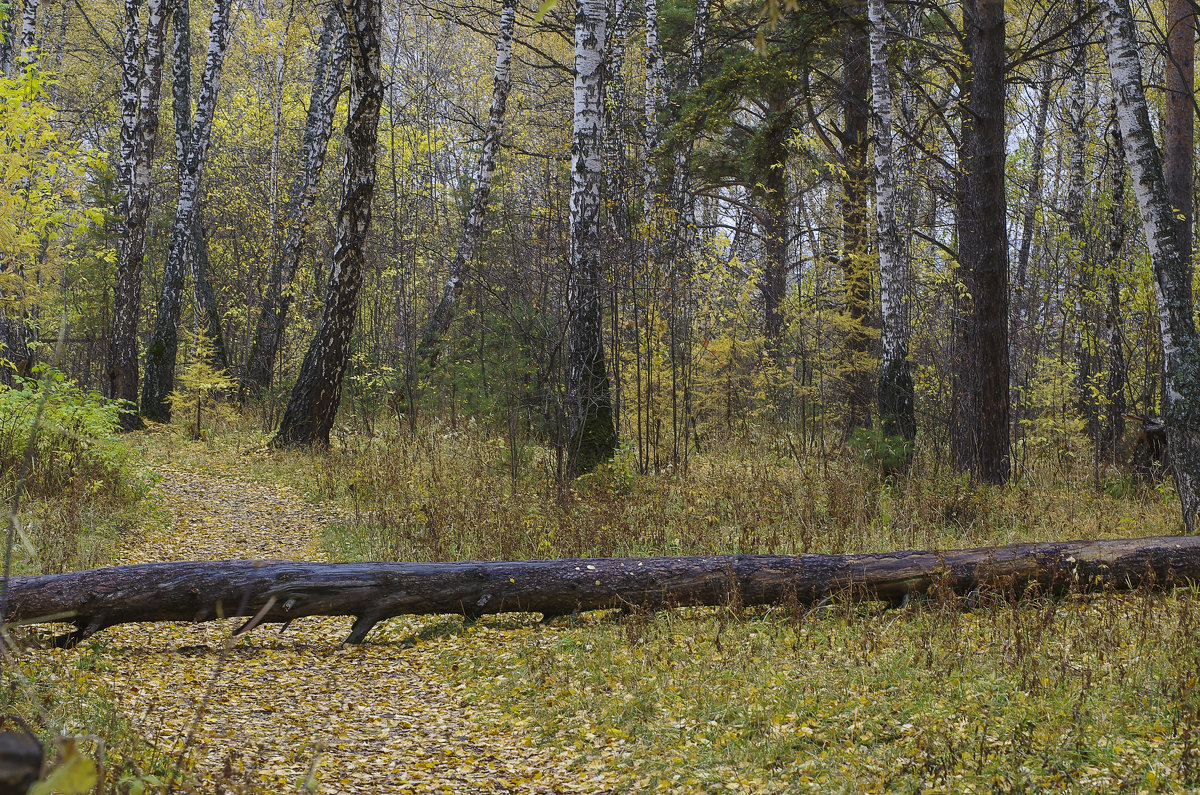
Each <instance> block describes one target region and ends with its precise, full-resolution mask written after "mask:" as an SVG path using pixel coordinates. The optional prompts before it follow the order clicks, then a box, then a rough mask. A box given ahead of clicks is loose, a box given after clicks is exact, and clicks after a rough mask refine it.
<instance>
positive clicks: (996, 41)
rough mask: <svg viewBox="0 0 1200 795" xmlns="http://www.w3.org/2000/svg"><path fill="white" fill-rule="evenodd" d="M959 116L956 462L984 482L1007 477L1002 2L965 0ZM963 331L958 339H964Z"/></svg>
mask: <svg viewBox="0 0 1200 795" xmlns="http://www.w3.org/2000/svg"><path fill="white" fill-rule="evenodd" d="M967 11H968V13H967V14H966V17H967V20H966V22H965V24H966V27H967V37H968V46H969V50H970V58H971V75H970V90H969V94H968V97H967V108H966V118H965V119H964V128H966V129H964V130H963V133H962V136H963V146H964V148H965V155H966V160H965V162H964V163H963V164H962V165H963V167H964V169H965V174H963V175H962V177H961V179H962V194H961V201H962V207H961V210H960V219H959V229H960V238H959V268H960V272H961V280H962V283H963V285H964V286H965V288H966V293H967V296H966V297H965V304H966V306H965V311H964V312H963V313H962V314H963V317H961V318H960V322H961V323H962V324H963V327H962V328H961V329H960V331H959V333H958V334H956V344H957V345H958V348H959V350H957V351H956V353H955V364H956V365H957V367H958V368H959V372H958V374H957V379H956V380H957V386H958V389H959V395H958V398H959V400H960V402H961V403H962V405H961V406H956V409H957V410H959V411H960V415H959V421H957V422H956V423H955V428H954V432H955V436H956V444H955V451H956V457H957V458H958V464H959V466H960V467H961V468H962V469H964V470H965V471H968V472H970V473H971V474H972V476H974V477H976V478H979V479H980V480H983V481H985V482H987V483H993V484H999V483H1004V482H1005V481H1007V480H1008V477H1009V467H1010V462H1009V423H1008V418H1009V395H1008V380H1009V377H1008V376H1009V372H1008V371H1009V359H1008V231H1007V229H1006V226H1005V207H1006V201H1005V185H1004V165H1005V148H1004V144H1005V137H1004V98H1005V97H1004V68H1005V59H1004V29H1005V24H1004V2H1003V0H972V1H971V2H970V4H969V7H968V9H967ZM964 338H965V339H964Z"/></svg>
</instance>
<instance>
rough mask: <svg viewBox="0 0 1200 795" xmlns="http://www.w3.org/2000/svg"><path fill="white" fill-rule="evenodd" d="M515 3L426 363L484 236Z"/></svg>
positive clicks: (424, 343)
mask: <svg viewBox="0 0 1200 795" xmlns="http://www.w3.org/2000/svg"><path fill="white" fill-rule="evenodd" d="M516 16H517V5H516V0H504V7H503V9H502V10H501V12H500V32H499V34H498V35H497V36H496V70H495V73H494V77H493V80H492V108H491V111H490V112H489V113H488V121H487V129H486V130H485V132H484V135H483V149H482V150H481V151H480V152H479V163H478V165H477V166H476V168H475V188H474V190H473V191H472V192H471V206H470V208H469V209H468V210H467V217H466V218H465V219H463V231H462V237H461V238H460V239H459V242H458V252H457V253H456V254H455V255H454V261H453V262H452V263H451V265H450V278H449V279H448V280H447V281H446V285H445V287H443V288H442V299H441V301H439V302H438V305H437V307H436V308H435V309H434V311H433V314H432V315H431V316H430V318H429V323H428V325H427V326H426V327H425V334H424V335H423V337H422V339H421V346H420V350H419V353H420V356H421V358H422V359H424V360H425V361H426V362H429V363H433V362H434V361H435V360H436V359H437V345H438V341H439V340H440V339H441V337H442V336H443V335H444V334H445V333H446V331H447V330H448V329H449V328H450V322H451V321H452V320H453V319H454V304H455V303H456V302H457V301H458V299H459V298H460V297H461V296H462V291H463V285H464V281H463V280H464V278H465V277H466V270H467V263H468V262H470V261H471V258H472V257H473V256H475V250H476V248H478V247H479V239H480V238H481V237H482V236H483V219H484V214H485V213H486V212H487V205H488V197H489V196H491V193H492V178H493V176H494V175H495V173H496V155H497V153H498V152H499V151H500V138H501V136H502V134H503V132H504V107H505V105H506V104H507V103H508V92H509V89H510V88H511V87H512V35H513V24H514V22H515V21H516Z"/></svg>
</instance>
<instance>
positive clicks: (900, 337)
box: [867, 0, 917, 441]
mask: <svg viewBox="0 0 1200 795" xmlns="http://www.w3.org/2000/svg"><path fill="white" fill-rule="evenodd" d="M883 2H884V0H867V16H868V21H869V35H870V48H871V100H872V110H873V111H874V114H873V116H872V120H873V122H874V127H875V222H876V226H877V228H878V233H879V303H880V308H881V310H882V311H881V317H882V320H883V328H882V330H881V338H882V343H883V361H882V365H881V367H880V374H879V416H880V419H881V420H882V421H883V427H884V431H885V432H887V433H889V434H897V433H898V434H900V435H902V436H903V437H904V438H905V439H907V440H909V441H911V440H913V439H915V438H916V435H917V422H916V416H915V414H914V411H913V380H912V368H911V365H910V363H909V360H908V339H909V328H908V313H907V312H906V311H905V303H906V301H907V296H908V285H907V274H908V268H907V267H906V265H907V263H906V262H905V260H904V244H903V243H902V241H901V240H900V230H899V228H898V227H897V224H896V175H895V168H894V162H893V157H892V86H891V82H890V78H889V74H888V46H887V24H886V20H887V16H886V12H885V10H884V5H883Z"/></svg>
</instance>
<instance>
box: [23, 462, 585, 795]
mask: <svg viewBox="0 0 1200 795" xmlns="http://www.w3.org/2000/svg"><path fill="white" fill-rule="evenodd" d="M161 477H162V479H161V482H160V484H159V491H160V493H161V494H162V497H163V499H164V501H165V507H166V508H167V509H168V511H169V512H170V513H171V515H172V517H173V521H172V523H171V525H170V526H169V527H161V528H154V529H151V530H149V531H148V532H147V534H146V535H144V536H143V537H141V538H139V539H137V540H136V541H135V542H133V543H130V544H129V545H127V547H126V548H125V549H124V550H123V551H122V554H121V558H122V559H121V561H120V562H123V563H140V562H148V561H153V560H205V559H222V558H236V557H258V558H264V559H293V560H320V559H322V557H323V556H322V554H321V552H320V549H319V546H318V539H319V538H320V532H321V527H322V523H323V519H324V518H325V517H323V516H321V515H319V514H317V513H316V511H314V510H313V509H312V508H311V507H310V506H308V505H306V504H305V503H304V501H303V500H302V498H301V497H300V496H299V495H298V494H296V493H295V492H293V491H291V490H289V489H287V488H284V487H280V486H274V485H264V484H257V483H251V482H247V481H243V480H238V479H235V478H230V477H214V476H212V475H208V474H204V473H200V472H188V471H183V470H176V469H167V470H163V471H162V472H161ZM442 624H443V620H441V619H437V618H434V619H409V620H393V621H390V622H388V623H387V624H385V625H383V626H381V628H380V630H377V632H380V633H381V637H387V638H389V639H390V641H389V642H382V643H368V644H365V645H362V646H357V647H345V648H344V647H342V646H341V641H342V639H343V638H344V637H345V634H346V621H345V620H344V619H303V620H300V621H297V622H295V624H293V625H292V626H291V627H290V628H289V630H288V631H287V633H286V634H283V635H280V634H278V633H277V632H274V631H273V630H272V629H271V628H269V627H267V628H261V629H259V630H256V631H255V632H253V633H251V634H249V635H248V636H246V637H244V638H242V639H239V640H238V641H236V642H233V643H230V642H229V640H228V639H229V634H230V633H231V632H232V631H233V629H234V628H235V627H236V626H237V623H236V622H232V621H230V622H216V623H214V624H209V625H185V624H167V625H129V626H124V627H116V628H113V629H111V630H109V631H107V632H105V633H104V635H103V636H101V637H99V638H98V639H97V640H96V641H95V642H94V643H92V644H85V645H84V646H83V647H81V648H78V649H75V650H71V651H59V652H44V654H48V655H49V654H59V655H63V656H64V657H65V658H67V660H66V661H70V662H75V663H77V664H78V663H80V661H82V660H84V659H85V658H86V662H85V664H84V666H83V667H84V668H85V669H86V670H84V671H81V674H82V675H83V676H84V677H85V678H86V679H87V680H89V683H90V686H94V687H102V688H104V689H105V690H106V691H107V692H109V693H111V694H112V697H113V698H114V700H115V701H116V703H117V706H118V707H119V709H120V710H121V711H122V712H123V713H124V714H125V715H126V716H127V717H128V718H129V720H130V721H131V722H132V723H133V725H134V727H135V729H136V730H137V731H138V733H139V734H140V735H141V736H143V737H144V738H145V739H146V740H148V741H149V742H150V743H152V744H153V745H154V747H155V748H157V749H158V750H159V751H160V752H161V753H162V754H164V755H165V757H166V758H167V759H168V760H170V762H169V763H170V764H171V765H172V766H174V765H176V764H178V765H180V766H181V767H182V776H181V779H180V783H181V789H183V790H184V791H197V792H212V791H214V790H216V791H230V792H232V791H251V792H283V791H297V790H298V789H301V788H303V787H304V786H305V784H306V783H308V784H310V785H311V784H312V783H313V781H315V784H316V787H317V791H322V792H339V793H383V792H443V791H449V792H478V793H487V792H514V791H521V792H597V791H604V790H606V789H607V788H608V786H607V784H606V783H605V782H604V781H603V780H602V779H601V778H598V777H597V775H596V772H595V771H593V770H588V769H586V768H585V767H584V766H582V765H580V764H578V762H577V761H576V759H575V755H574V754H573V753H567V752H563V751H559V752H555V751H553V750H548V749H543V748H540V747H538V746H537V745H536V744H535V743H532V742H530V738H529V736H528V734H527V733H526V732H523V731H517V730H515V729H516V726H515V725H514V724H513V723H512V722H511V721H507V720H503V719H502V718H501V715H500V709H499V708H498V707H494V706H489V705H481V704H472V705H470V706H467V705H465V704H464V703H463V701H462V699H461V697H460V695H461V690H460V688H461V687H462V684H461V682H460V681H457V680H456V678H455V677H453V676H447V675H446V674H447V672H446V671H445V670H444V668H443V665H442V663H443V662H444V659H445V656H446V655H447V654H457V653H459V652H458V651H456V650H455V648H454V647H455V646H457V645H458V644H465V643H469V644H477V645H478V646H479V648H480V649H486V648H487V647H488V646H489V645H491V644H494V643H496V642H498V637H497V636H502V635H503V633H499V632H492V631H486V630H484V631H470V632H463V633H458V634H456V633H454V632H453V631H451V634H449V635H445V634H441V631H440V630H441V629H442V626H441V625H442ZM431 629H432V630H433V633H432V635H431V637H429V639H426V638H425V637H423V636H425V635H426V634H428V633H429V632H430V630H431ZM447 637H451V638H453V639H454V641H455V643H453V644H447V643H446V639H447ZM477 653H486V651H483V652H477ZM176 760H178V761H176ZM310 776H311V777H312V780H311V781H310ZM177 786H180V784H177Z"/></svg>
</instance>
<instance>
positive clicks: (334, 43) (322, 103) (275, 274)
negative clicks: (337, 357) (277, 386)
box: [246, 11, 347, 394]
mask: <svg viewBox="0 0 1200 795" xmlns="http://www.w3.org/2000/svg"><path fill="white" fill-rule="evenodd" d="M346 58H347V50H346V31H345V25H343V24H342V21H341V18H340V17H339V16H338V14H337V12H336V11H334V12H330V14H329V15H328V16H327V17H325V26H324V28H322V30H321V39H320V44H319V45H318V49H317V69H316V74H315V75H314V76H313V85H312V97H311V98H310V99H309V102H308V117H307V118H306V119H305V122H304V138H303V141H302V143H301V145H300V152H301V157H300V167H299V168H298V169H297V170H296V177H295V181H294V182H293V184H292V195H291V198H290V200H289V203H288V210H287V220H286V223H287V233H286V236H285V237H284V240H283V246H282V247H281V248H280V251H279V256H278V257H277V258H276V259H275V262H274V263H273V265H272V267H271V275H270V277H269V279H268V281H267V290H266V294H265V295H264V296H263V303H262V309H261V311H260V312H259V316H258V323H257V324H256V325H255V332H254V344H253V345H252V346H251V348H250V359H249V362H248V364H247V366H246V386H247V387H248V388H249V389H250V391H251V392H252V393H254V394H259V393H261V392H262V391H263V390H265V389H266V388H267V387H269V386H270V385H271V379H272V378H273V376H274V373H275V357H276V356H277V355H278V354H279V343H280V341H281V340H282V339H283V329H284V326H285V324H286V322H287V312H288V307H289V305H290V304H291V296H290V294H289V291H288V288H289V286H290V285H291V283H292V278H293V277H294V276H295V275H296V269H297V268H298V267H299V266H300V254H301V252H302V250H303V248H304V234H305V231H306V229H307V226H308V213H309V210H310V209H311V208H312V206H313V203H314V202H316V199H317V187H318V185H319V183H320V180H321V170H322V168H323V167H324V165H325V153H326V151H327V149H328V146H329V137H330V135H331V134H332V132H333V115H334V113H335V112H336V111H337V101H338V96H339V95H340V94H341V93H342V78H343V77H344V76H345V74H346Z"/></svg>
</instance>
